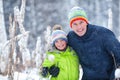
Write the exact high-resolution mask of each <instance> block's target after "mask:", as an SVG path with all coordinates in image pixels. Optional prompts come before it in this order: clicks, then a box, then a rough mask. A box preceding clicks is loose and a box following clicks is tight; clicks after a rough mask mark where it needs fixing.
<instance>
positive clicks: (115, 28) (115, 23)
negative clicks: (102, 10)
mask: <svg viewBox="0 0 120 80" xmlns="http://www.w3.org/2000/svg"><path fill="white" fill-rule="evenodd" d="M119 4H120V1H119V0H116V1H114V0H112V18H113V19H112V20H113V21H112V22H113V32H114V33H115V35H116V36H117V37H118V36H119V35H120V30H119V28H120V24H119V17H120V15H119V7H120V6H119Z"/></svg>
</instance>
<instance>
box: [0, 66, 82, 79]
mask: <svg viewBox="0 0 120 80" xmlns="http://www.w3.org/2000/svg"><path fill="white" fill-rule="evenodd" d="M38 71H39V70H38V69H36V68H34V69H29V70H27V71H24V72H14V80H49V79H47V78H42V77H41V76H40V75H39V72H38ZM81 76H82V69H81V68H80V79H79V80H81ZM0 80H8V76H2V75H0Z"/></svg>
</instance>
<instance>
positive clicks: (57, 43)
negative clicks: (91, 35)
mask: <svg viewBox="0 0 120 80" xmlns="http://www.w3.org/2000/svg"><path fill="white" fill-rule="evenodd" d="M66 46H67V43H66V41H65V40H62V39H58V40H57V41H55V47H56V48H57V49H58V50H64V49H65V48H66Z"/></svg>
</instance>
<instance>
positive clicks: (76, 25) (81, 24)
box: [72, 20, 87, 36]
mask: <svg viewBox="0 0 120 80" xmlns="http://www.w3.org/2000/svg"><path fill="white" fill-rule="evenodd" d="M72 29H73V31H74V32H75V33H76V34H77V35H78V36H83V35H84V34H85V33H86V31H87V23H86V22H85V21H84V20H76V21H74V22H73V23H72Z"/></svg>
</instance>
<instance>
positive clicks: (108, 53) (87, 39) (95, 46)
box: [68, 24, 120, 80]
mask: <svg viewBox="0 0 120 80" xmlns="http://www.w3.org/2000/svg"><path fill="white" fill-rule="evenodd" d="M68 44H69V45H70V46H71V47H72V48H73V49H74V50H75V51H76V53H77V54H78V56H79V60H80V64H81V66H82V68H83V77H82V80H113V78H114V71H115V65H114V60H113V56H112V54H113V55H114V57H115V60H116V64H117V66H120V43H119V41H118V40H117V39H116V37H115V35H114V34H113V32H112V31H110V30H108V29H106V28H104V27H100V26H96V25H91V24H88V26H87V32H86V34H85V35H84V36H82V37H80V36H78V35H77V34H75V33H74V32H73V31H70V32H69V33H68Z"/></svg>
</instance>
